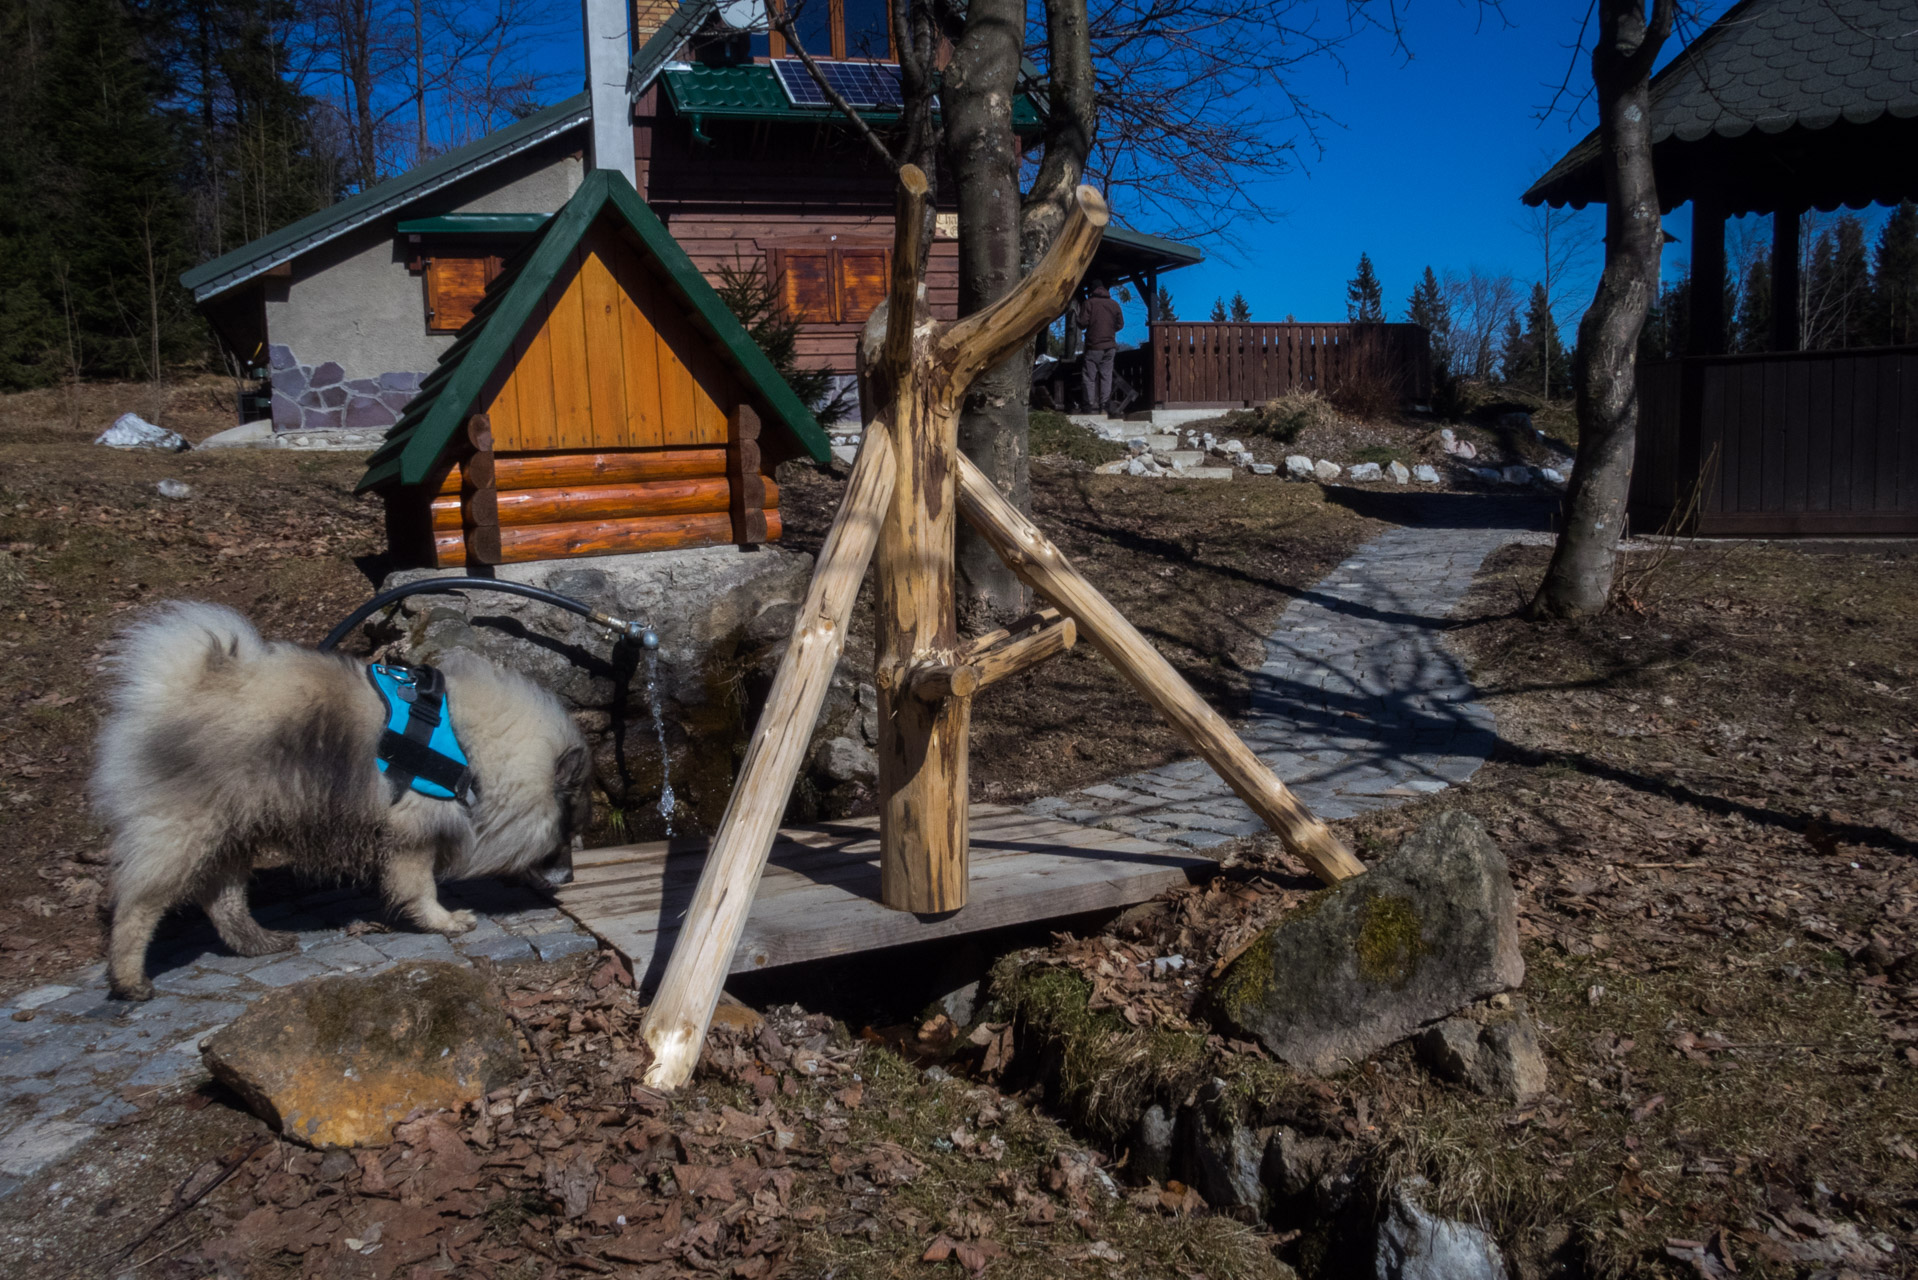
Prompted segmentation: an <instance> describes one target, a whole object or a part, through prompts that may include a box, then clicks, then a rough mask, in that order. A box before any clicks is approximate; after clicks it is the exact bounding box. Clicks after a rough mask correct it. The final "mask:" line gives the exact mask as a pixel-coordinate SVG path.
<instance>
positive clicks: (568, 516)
mask: <svg viewBox="0 0 1918 1280" xmlns="http://www.w3.org/2000/svg"><path fill="white" fill-rule="evenodd" d="M469 465H471V464H469V463H466V462H460V463H456V464H454V466H453V467H452V468H451V469H450V470H449V471H448V472H447V474H446V475H445V477H444V478H442V480H441V481H440V484H439V486H438V492H437V493H435V494H434V495H433V496H432V497H431V499H430V506H429V522H430V526H431V537H432V550H431V555H432V563H433V564H434V565H435V566H436V567H439V568H453V567H456V566H460V565H464V564H465V563H467V559H468V550H469V537H468V535H469V533H470V532H471V531H472V529H473V528H474V525H475V514H476V513H475V512H474V511H473V510H472V509H471V508H470V507H469V505H468V504H469V503H470V502H471V500H472V498H471V491H472V486H470V485H468V484H467V483H466V482H467V479H468V477H467V475H466V469H467V467H468V466H469ZM728 465H729V457H728V451H727V450H726V449H725V448H704V449H699V448H694V449H659V450H645V451H640V450H617V451H616V450H603V451H599V452H592V453H552V452H548V453H535V454H506V453H500V454H494V455H492V460H491V467H492V473H493V477H492V489H491V495H492V502H493V504H494V507H495V510H496V513H497V514H496V516H495V517H494V518H495V520H496V522H497V528H498V540H499V558H498V561H497V563H500V564H515V563H519V562H523V561H527V560H554V559H564V558H568V557H572V556H589V555H620V554H628V553H634V552H645V551H667V550H673V549H676V548H683V547H710V546H722V545H725V544H728V543H739V542H772V541H776V540H777V539H778V537H779V534H780V519H779V486H778V484H777V483H776V482H775V481H774V480H773V479H772V477H771V476H768V475H763V474H758V475H755V476H754V477H751V478H750V479H751V480H752V481H754V482H756V483H750V484H746V483H742V481H743V480H744V479H745V478H742V477H734V476H730V475H729V474H728ZM735 487H739V488H741V489H745V488H751V489H752V490H753V491H754V496H756V497H758V499H759V502H760V506H759V508H757V509H758V510H759V511H760V512H761V514H762V516H763V519H764V532H763V533H761V532H760V526H759V524H758V522H757V521H752V520H750V519H749V518H747V513H746V512H744V511H743V510H741V509H740V507H739V504H738V502H737V501H736V500H735V499H736V496H737V495H736V494H735V492H734V491H735Z"/></svg>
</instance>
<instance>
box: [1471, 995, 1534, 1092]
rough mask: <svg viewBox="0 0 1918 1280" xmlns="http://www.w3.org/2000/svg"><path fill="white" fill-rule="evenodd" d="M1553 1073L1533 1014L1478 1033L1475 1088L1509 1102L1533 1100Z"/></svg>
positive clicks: (1473, 1078)
mask: <svg viewBox="0 0 1918 1280" xmlns="http://www.w3.org/2000/svg"><path fill="white" fill-rule="evenodd" d="M1549 1081H1550V1073H1549V1072H1548V1071H1547V1070H1546V1068H1545V1051H1544V1050H1543V1049H1541V1048H1540V1047H1539V1043H1538V1027H1537V1026H1536V1025H1535V1024H1534V1023H1533V1022H1532V1018H1531V1015H1530V1014H1524V1013H1521V1014H1519V1015H1517V1016H1515V1017H1512V1018H1509V1019H1507V1020H1505V1021H1503V1022H1495V1023H1493V1024H1492V1025H1490V1026H1488V1027H1486V1028H1485V1030H1484V1031H1482V1032H1480V1033H1479V1038H1478V1069H1477V1070H1476V1071H1475V1072H1474V1073H1473V1076H1472V1080H1471V1083H1472V1087H1473V1088H1475V1089H1477V1090H1478V1091H1479V1092H1480V1093H1483V1094H1485V1095H1487V1096H1488V1097H1493V1098H1503V1099H1504V1100H1506V1101H1507V1102H1514V1103H1524V1102H1530V1101H1531V1100H1532V1099H1533V1098H1536V1097H1538V1096H1539V1095H1540V1094H1542V1093H1544V1092H1545V1086H1546V1085H1547V1083H1549Z"/></svg>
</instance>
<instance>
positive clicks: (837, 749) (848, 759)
mask: <svg viewBox="0 0 1918 1280" xmlns="http://www.w3.org/2000/svg"><path fill="white" fill-rule="evenodd" d="M817 755H818V758H819V768H820V772H822V773H824V774H825V775H826V776H827V777H828V778H831V779H832V780H833V781H834V782H872V781H876V780H877V779H878V777H879V757H878V756H876V755H874V754H873V753H872V751H871V749H869V748H868V747H867V746H866V744H865V743H863V742H855V741H853V740H852V739H851V738H832V739H830V740H828V741H827V742H825V743H824V744H822V745H821V746H820V748H819V751H818V752H817Z"/></svg>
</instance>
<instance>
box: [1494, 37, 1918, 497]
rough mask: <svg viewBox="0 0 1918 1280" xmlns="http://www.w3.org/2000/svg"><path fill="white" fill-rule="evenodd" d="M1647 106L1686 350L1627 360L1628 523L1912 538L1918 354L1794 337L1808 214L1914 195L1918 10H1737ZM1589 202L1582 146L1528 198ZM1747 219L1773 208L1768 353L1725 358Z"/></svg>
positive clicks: (1595, 157) (1589, 168)
mask: <svg viewBox="0 0 1918 1280" xmlns="http://www.w3.org/2000/svg"><path fill="white" fill-rule="evenodd" d="M1651 103H1652V141H1653V149H1652V163H1653V167H1654V170H1655V172H1656V175H1657V182H1658V195H1659V203H1660V205H1661V206H1662V207H1663V208H1664V209H1665V210H1666V211H1670V210H1671V209H1673V208H1676V207H1677V206H1678V205H1681V204H1685V203H1690V205H1691V206H1692V232H1691V235H1692V246H1691V249H1692V254H1691V269H1692V277H1691V295H1690V308H1689V313H1690V326H1689V337H1688V343H1687V349H1686V354H1685V356H1684V357H1682V358H1680V359H1677V360H1667V361H1649V362H1641V363H1640V365H1639V378H1638V388H1639V423H1638V451H1637V457H1636V460H1635V462H1634V466H1633V473H1632V494H1631V519H1632V523H1633V525H1634V527H1636V528H1638V529H1641V530H1648V529H1658V528H1661V527H1665V526H1667V525H1673V524H1674V523H1675V522H1677V521H1687V520H1689V521H1690V522H1691V527H1692V528H1693V529H1694V530H1695V531H1697V532H1699V533H1704V534H1730V535H1780V534H1784V535H1790V534H1845V535H1850V534H1907V535H1909V534H1914V533H1918V347H1880V348H1875V349H1869V350H1860V349H1855V348H1854V349H1851V350H1839V351H1816V352H1809V351H1801V350H1799V345H1800V344H1799V333H1798V312H1799V289H1800V285H1799V260H1800V246H1799V226H1800V221H1801V216H1802V215H1803V214H1804V213H1805V212H1806V210H1808V209H1822V210H1832V209H1836V208H1838V207H1839V206H1840V205H1846V206H1849V207H1852V208H1862V207H1864V206H1866V205H1869V204H1873V203H1882V204H1895V203H1897V202H1898V201H1900V200H1905V199H1911V198H1914V197H1918V0H1741V2H1740V3H1738V4H1735V5H1733V6H1732V8H1731V9H1729V10H1727V11H1726V13H1725V14H1724V16H1722V17H1721V18H1719V19H1718V20H1717V21H1716V22H1714V23H1712V24H1711V26H1710V27H1708V28H1706V30H1705V31H1704V32H1703V33H1702V34H1700V35H1699V37H1698V38H1697V39H1696V40H1694V41H1693V42H1692V43H1691V44H1690V45H1688V46H1687V47H1686V48H1685V49H1684V50H1683V51H1682V52H1680V53H1679V55H1678V56H1677V57H1676V58H1675V59H1673V61H1672V62H1671V63H1670V65H1668V66H1667V67H1666V68H1665V69H1664V70H1663V71H1660V72H1659V73H1658V74H1657V75H1656V76H1655V77H1654V78H1653V80H1652V86H1651ZM1604 198H1605V192H1604V186H1603V178H1602V174H1601V169H1600V164H1599V142H1598V136H1597V134H1596V133H1593V134H1591V135H1589V136H1588V137H1586V138H1585V139H1584V141H1582V142H1580V143H1579V144H1578V145H1577V146H1575V147H1573V148H1572V149H1571V150H1570V151H1569V152H1567V153H1566V154H1565V156H1564V157H1563V158H1562V159H1561V160H1559V162H1558V163H1557V164H1555V165H1553V166H1552V168H1551V170H1550V172H1548V173H1546V174H1545V176H1544V177H1542V178H1540V179H1539V180H1538V181H1537V182H1536V183H1534V184H1533V185H1532V187H1531V189H1530V190H1528V191H1527V192H1526V193H1525V196H1524V200H1525V202H1526V203H1527V204H1530V205H1540V204H1548V205H1551V206H1553V207H1554V208H1561V207H1564V206H1566V205H1570V206H1571V207H1573V208H1583V207H1584V206H1585V205H1587V204H1589V203H1593V202H1595V201H1602V200H1604ZM1747 213H1760V214H1772V215H1773V219H1772V225H1773V237H1772V258H1771V268H1772V316H1773V332H1772V335H1771V341H1770V343H1769V346H1770V348H1771V350H1769V351H1767V352H1765V353H1763V354H1756V355H1727V354H1726V352H1725V347H1726V325H1727V321H1728V319H1729V317H1727V316H1726V314H1725V303H1724V298H1725V220H1726V219H1727V218H1728V217H1732V216H1736V215H1740V214H1747ZM1694 498H1695V499H1696V509H1695V511H1694V510H1693V509H1692V508H1693V502H1694Z"/></svg>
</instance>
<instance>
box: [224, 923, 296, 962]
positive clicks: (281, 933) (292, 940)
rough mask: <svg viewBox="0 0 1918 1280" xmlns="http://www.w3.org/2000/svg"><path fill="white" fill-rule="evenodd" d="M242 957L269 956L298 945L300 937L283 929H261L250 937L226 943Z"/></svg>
mask: <svg viewBox="0 0 1918 1280" xmlns="http://www.w3.org/2000/svg"><path fill="white" fill-rule="evenodd" d="M227 945H229V946H231V947H232V948H233V949H234V950H235V951H237V952H239V953H240V954H241V955H243V956H270V955H274V954H276V953H278V952H281V951H291V950H293V949H294V948H295V947H297V946H299V945H300V935H299V934H297V933H288V932H287V931H286V930H284V929H262V930H260V931H259V932H258V933H256V934H254V935H252V936H251V937H247V938H241V939H239V940H238V941H235V942H231V943H228V944H227Z"/></svg>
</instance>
